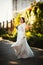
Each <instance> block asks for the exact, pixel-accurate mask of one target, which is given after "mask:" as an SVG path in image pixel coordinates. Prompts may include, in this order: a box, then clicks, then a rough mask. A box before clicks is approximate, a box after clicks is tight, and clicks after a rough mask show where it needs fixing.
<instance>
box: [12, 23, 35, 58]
mask: <svg viewBox="0 0 43 65" xmlns="http://www.w3.org/2000/svg"><path fill="white" fill-rule="evenodd" d="M25 26H26V24H25V23H23V24H21V25H19V26H18V35H17V41H16V42H15V43H13V44H12V45H11V47H13V48H14V51H15V54H16V56H17V57H18V58H28V57H33V56H34V53H33V51H32V50H31V48H30V46H29V44H28V43H27V40H26V37H25Z"/></svg>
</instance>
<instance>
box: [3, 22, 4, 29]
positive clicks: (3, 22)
mask: <svg viewBox="0 0 43 65" xmlns="http://www.w3.org/2000/svg"><path fill="white" fill-rule="evenodd" d="M3 29H4V21H3Z"/></svg>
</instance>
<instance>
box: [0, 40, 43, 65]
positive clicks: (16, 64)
mask: <svg viewBox="0 0 43 65" xmlns="http://www.w3.org/2000/svg"><path fill="white" fill-rule="evenodd" d="M12 43H13V42H11V41H7V40H3V39H1V40H0V65H43V49H39V48H34V47H32V50H33V52H34V54H35V57H33V58H28V59H16V56H15V53H14V50H13V48H11V44H12Z"/></svg>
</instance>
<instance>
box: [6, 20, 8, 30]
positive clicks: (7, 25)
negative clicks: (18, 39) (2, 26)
mask: <svg viewBox="0 0 43 65" xmlns="http://www.w3.org/2000/svg"><path fill="white" fill-rule="evenodd" d="M6 22H7V24H6V29H8V20H7V21H6Z"/></svg>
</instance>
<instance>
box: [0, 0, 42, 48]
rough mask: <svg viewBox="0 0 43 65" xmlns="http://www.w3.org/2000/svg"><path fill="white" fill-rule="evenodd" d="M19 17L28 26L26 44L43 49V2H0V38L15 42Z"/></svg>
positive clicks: (9, 0)
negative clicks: (23, 19)
mask: <svg viewBox="0 0 43 65" xmlns="http://www.w3.org/2000/svg"><path fill="white" fill-rule="evenodd" d="M21 17H24V18H25V23H26V24H28V25H29V26H30V27H29V29H28V28H27V29H26V32H25V35H26V39H27V42H28V44H29V45H30V46H33V47H38V48H43V0H0V37H2V38H3V39H7V40H10V41H13V42H16V39H17V27H18V25H20V18H21Z"/></svg>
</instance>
